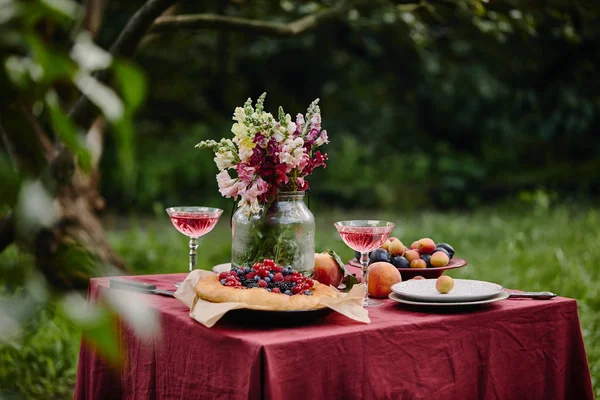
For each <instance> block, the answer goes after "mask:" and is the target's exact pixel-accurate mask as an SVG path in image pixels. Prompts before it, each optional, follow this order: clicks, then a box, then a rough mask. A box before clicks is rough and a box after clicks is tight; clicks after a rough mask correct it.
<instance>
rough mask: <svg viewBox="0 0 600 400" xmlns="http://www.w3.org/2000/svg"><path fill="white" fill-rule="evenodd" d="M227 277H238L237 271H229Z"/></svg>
mask: <svg viewBox="0 0 600 400" xmlns="http://www.w3.org/2000/svg"><path fill="white" fill-rule="evenodd" d="M229 276H235V277H237V276H238V274H237V271H234V270H231V271H229Z"/></svg>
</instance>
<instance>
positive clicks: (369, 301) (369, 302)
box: [363, 299, 383, 307]
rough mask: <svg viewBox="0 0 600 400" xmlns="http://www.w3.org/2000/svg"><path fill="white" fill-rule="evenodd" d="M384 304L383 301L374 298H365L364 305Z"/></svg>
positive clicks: (376, 305)
mask: <svg viewBox="0 0 600 400" xmlns="http://www.w3.org/2000/svg"><path fill="white" fill-rule="evenodd" d="M381 305H383V301H379V300H373V299H365V301H364V302H363V306H364V307H379V306H381Z"/></svg>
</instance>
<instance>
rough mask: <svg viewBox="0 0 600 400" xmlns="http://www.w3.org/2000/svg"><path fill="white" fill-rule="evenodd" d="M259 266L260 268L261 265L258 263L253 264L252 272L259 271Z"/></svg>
mask: <svg viewBox="0 0 600 400" xmlns="http://www.w3.org/2000/svg"><path fill="white" fill-rule="evenodd" d="M261 266H262V264H261V263H259V262H255V263H254V265H253V266H252V269H253V270H258V269H259V268H260V267H261Z"/></svg>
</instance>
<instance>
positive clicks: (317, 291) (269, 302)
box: [194, 275, 336, 311]
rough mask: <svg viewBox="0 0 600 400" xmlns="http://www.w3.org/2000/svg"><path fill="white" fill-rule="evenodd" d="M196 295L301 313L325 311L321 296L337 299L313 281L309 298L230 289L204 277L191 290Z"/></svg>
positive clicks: (252, 307)
mask: <svg viewBox="0 0 600 400" xmlns="http://www.w3.org/2000/svg"><path fill="white" fill-rule="evenodd" d="M194 289H195V290H196V294H197V295H198V297H200V298H201V299H203V300H207V301H212V302H213V303H227V302H236V303H245V304H247V308H250V309H253V310H266V311H303V310H315V309H319V308H325V306H323V305H320V304H319V302H320V299H321V298H322V297H336V292H335V290H334V289H333V288H331V287H329V286H325V285H322V284H320V283H319V282H317V281H314V286H313V289H311V291H312V293H313V294H312V295H311V296H306V295H302V294H297V295H293V296H288V295H287V294H281V293H271V292H267V291H266V290H265V289H263V288H252V289H246V288H239V287H238V288H233V287H229V286H223V285H222V284H221V282H219V277H218V275H211V276H207V277H206V278H203V279H201V280H200V281H199V282H198V283H197V284H196V287H195V288H194Z"/></svg>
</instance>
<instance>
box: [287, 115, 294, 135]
mask: <svg viewBox="0 0 600 400" xmlns="http://www.w3.org/2000/svg"><path fill="white" fill-rule="evenodd" d="M288 117H289V115H288ZM290 118H291V117H290ZM294 132H296V124H295V123H294V122H291V121H289V122H288V124H287V133H288V135H291V134H292V133H294Z"/></svg>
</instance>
